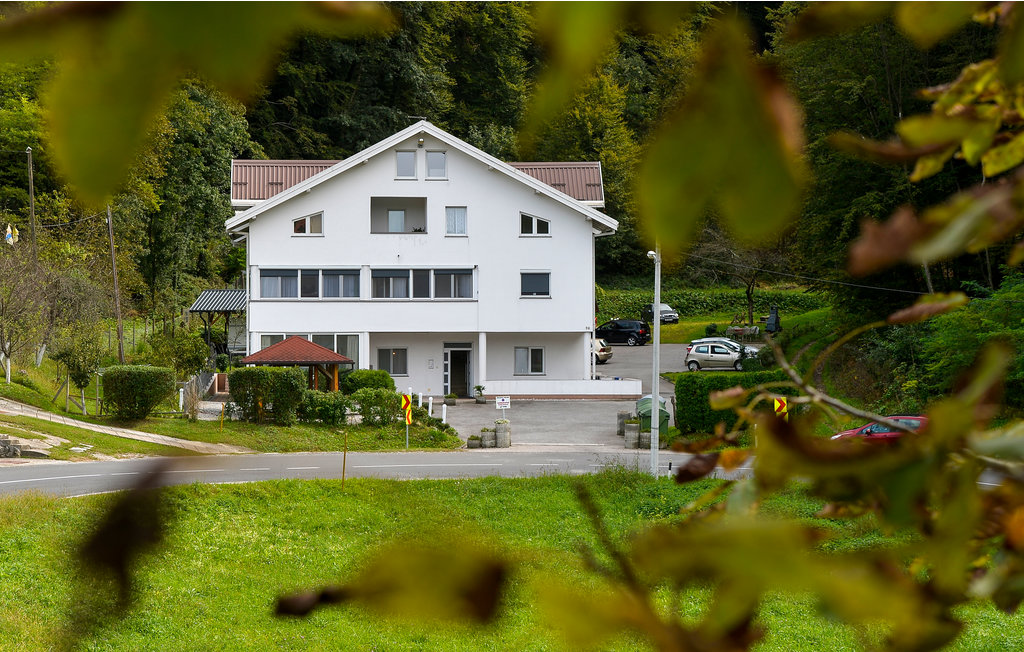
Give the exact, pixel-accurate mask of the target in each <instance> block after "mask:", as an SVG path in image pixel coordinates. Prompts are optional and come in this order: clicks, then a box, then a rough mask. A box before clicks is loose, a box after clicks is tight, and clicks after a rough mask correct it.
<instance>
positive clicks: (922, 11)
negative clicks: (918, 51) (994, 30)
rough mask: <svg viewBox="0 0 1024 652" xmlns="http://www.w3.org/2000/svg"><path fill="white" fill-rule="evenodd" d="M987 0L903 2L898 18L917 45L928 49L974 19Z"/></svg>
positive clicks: (897, 7)
mask: <svg viewBox="0 0 1024 652" xmlns="http://www.w3.org/2000/svg"><path fill="white" fill-rule="evenodd" d="M984 5H985V3H984V2H900V3H899V4H898V5H896V10H895V12H894V18H895V19H896V24H897V25H899V27H900V29H901V30H903V33H904V34H906V35H907V36H909V37H910V38H911V39H912V40H913V41H914V43H916V44H917V47H919V48H922V49H928V48H930V47H932V46H933V45H935V44H936V43H938V42H939V41H941V40H942V39H944V38H945V37H947V36H949V35H951V34H952V33H953V32H955V31H957V30H958V29H960V28H961V27H963V26H964V25H965V24H967V23H968V22H969V21H970V20H971V16H973V15H974V13H975V12H976V11H979V10H981V9H982V8H983V7H984Z"/></svg>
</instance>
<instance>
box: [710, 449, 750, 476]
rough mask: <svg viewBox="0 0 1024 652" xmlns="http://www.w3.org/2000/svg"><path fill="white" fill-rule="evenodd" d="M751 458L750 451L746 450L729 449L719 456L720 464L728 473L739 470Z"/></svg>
mask: <svg viewBox="0 0 1024 652" xmlns="http://www.w3.org/2000/svg"><path fill="white" fill-rule="evenodd" d="M749 457H750V451H749V450H747V449H745V448H728V449H726V450H724V451H722V454H721V455H719V456H718V463H719V464H720V465H721V467H722V468H723V469H725V470H726V471H732V470H733V469H737V468H739V467H740V465H741V464H743V463H744V462H746V461H747V459H748V458H749Z"/></svg>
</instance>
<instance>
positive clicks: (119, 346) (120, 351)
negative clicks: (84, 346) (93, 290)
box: [107, 204, 124, 364]
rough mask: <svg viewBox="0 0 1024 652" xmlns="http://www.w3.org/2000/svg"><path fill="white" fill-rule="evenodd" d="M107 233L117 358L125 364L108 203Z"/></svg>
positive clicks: (119, 296)
mask: <svg viewBox="0 0 1024 652" xmlns="http://www.w3.org/2000/svg"><path fill="white" fill-rule="evenodd" d="M107 235H108V236H110V267H111V269H113V271H114V312H115V313H116V314H117V359H118V360H119V361H120V362H121V364H124V326H123V325H122V324H121V291H120V289H118V284H117V258H116V257H115V256H114V220H113V218H112V217H111V216H110V204H107Z"/></svg>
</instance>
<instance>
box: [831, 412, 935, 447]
mask: <svg viewBox="0 0 1024 652" xmlns="http://www.w3.org/2000/svg"><path fill="white" fill-rule="evenodd" d="M886 419H888V420H889V421H895V422H896V423H898V424H900V425H904V426H906V427H908V428H910V429H911V430H913V431H914V432H919V431H921V430H923V429H924V427H925V426H927V425H928V417H922V416H910V417H904V416H897V417H886ZM903 435H904V433H903V431H901V430H893V429H892V428H890V427H889V426H887V425H885V424H884V423H878V422H877V421H876V422H873V423H869V424H867V425H864V426H861V427H860V428H854V429H853V430H844V431H843V432H840V433H838V434H835V435H832V439H848V438H851V437H859V438H861V439H863V440H864V441H895V440H896V439H899V438H900V437H902V436H903Z"/></svg>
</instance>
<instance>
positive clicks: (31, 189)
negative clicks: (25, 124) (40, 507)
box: [25, 147, 39, 260]
mask: <svg viewBox="0 0 1024 652" xmlns="http://www.w3.org/2000/svg"><path fill="white" fill-rule="evenodd" d="M25 154H27V155H28V214H29V217H30V218H31V219H32V258H33V260H38V259H39V250H38V249H37V248H36V185H35V181H34V180H33V174H32V148H31V147H26V148H25Z"/></svg>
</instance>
